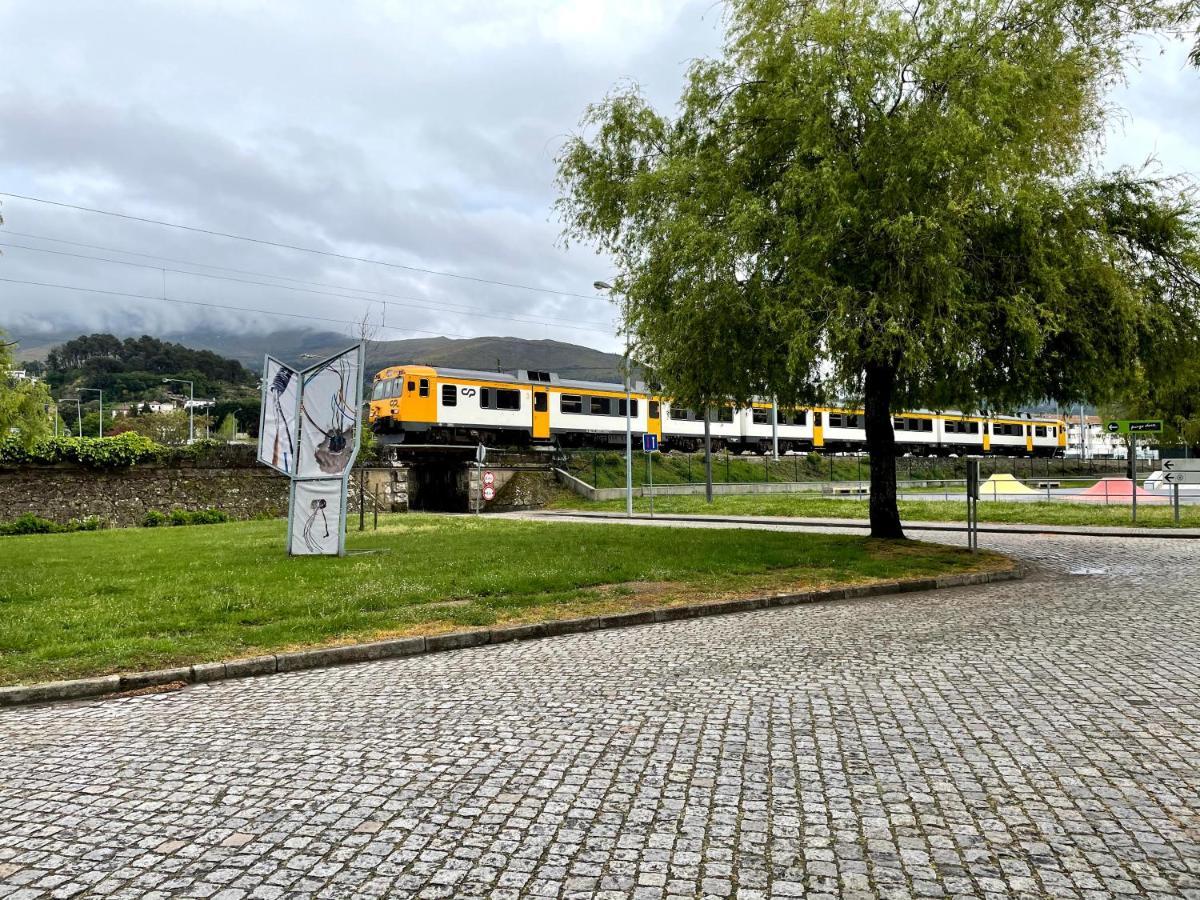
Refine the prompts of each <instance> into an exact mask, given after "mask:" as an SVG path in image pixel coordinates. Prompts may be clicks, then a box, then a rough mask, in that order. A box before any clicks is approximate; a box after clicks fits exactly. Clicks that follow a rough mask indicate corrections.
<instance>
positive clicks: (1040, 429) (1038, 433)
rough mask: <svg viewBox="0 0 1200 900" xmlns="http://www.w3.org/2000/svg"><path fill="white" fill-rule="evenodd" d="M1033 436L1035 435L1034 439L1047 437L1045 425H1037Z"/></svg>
mask: <svg viewBox="0 0 1200 900" xmlns="http://www.w3.org/2000/svg"><path fill="white" fill-rule="evenodd" d="M1033 434H1034V437H1045V436H1046V426H1045V425H1035V426H1034V429H1033Z"/></svg>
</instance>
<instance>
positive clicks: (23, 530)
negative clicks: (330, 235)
mask: <svg viewBox="0 0 1200 900" xmlns="http://www.w3.org/2000/svg"><path fill="white" fill-rule="evenodd" d="M104 527H105V522H104V520H103V519H100V518H98V517H96V516H88V517H87V518H86V519H72V520H71V521H69V522H67V523H66V524H65V525H64V524H60V523H58V522H51V521H50V520H49V519H43V518H42V517H41V516H35V515H33V513H22V514H21V515H19V516H17V517H16V518H15V519H13V520H12V521H11V522H0V535H14V534H61V533H64V532H68V531H99V530H100V529H101V528H104Z"/></svg>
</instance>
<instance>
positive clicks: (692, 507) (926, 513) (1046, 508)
mask: <svg viewBox="0 0 1200 900" xmlns="http://www.w3.org/2000/svg"><path fill="white" fill-rule="evenodd" d="M554 505H555V507H557V508H560V509H588V510H597V511H600V510H603V511H617V510H624V509H625V501H624V499H620V500H604V501H601V502H598V503H591V502H589V501H587V500H584V499H583V498H581V497H579V496H577V495H575V494H564V495H562V496H560V497H559V498H558V499H557V500H556V501H555V504H554ZM634 508H635V509H636V510H638V511H639V512H649V511H650V501H649V500H648V499H643V498H638V497H635V498H634ZM654 511H655V512H658V513H694V514H704V513H708V514H712V515H735V516H796V517H799V518H836V519H865V518H867V501H866V500H865V499H862V500H857V499H841V498H838V499H834V498H829V499H826V498H822V497H814V496H813V495H811V494H807V495H806V494H733V495H726V496H718V497H714V498H713V502H712V503H711V504H710V503H705V502H704V497H703V495H700V496H686V497H655V498H654ZM900 517H901V519H903V520H904V521H912V522H963V521H965V520H966V499H965V496H964V499H962V500H951V501H944V500H932V501H931V500H901V501H900ZM979 521H981V522H1013V523H1026V524H1031V525H1120V526H1131V525H1133V524H1134V523H1133V522H1132V521H1131V520H1130V514H1129V505H1128V504H1126V505H1124V506H1118V505H1116V504H1113V505H1112V506H1105V505H1104V504H1103V503H1068V502H1060V501H1055V502H1052V503H1040V502H1039V503H1035V502H1007V503H1006V502H1005V501H1003V500H982V501H980V503H979ZM1179 522H1180V526H1181V527H1184V528H1200V505H1192V506H1189V505H1184V506H1182V507H1181V508H1180V517H1179ZM1137 525H1138V526H1143V527H1149V528H1173V527H1174V525H1175V519H1174V513H1173V511H1172V510H1171V507H1170V506H1169V505H1165V504H1164V505H1154V506H1150V505H1147V504H1143V503H1140V502H1139V504H1138V520H1137Z"/></svg>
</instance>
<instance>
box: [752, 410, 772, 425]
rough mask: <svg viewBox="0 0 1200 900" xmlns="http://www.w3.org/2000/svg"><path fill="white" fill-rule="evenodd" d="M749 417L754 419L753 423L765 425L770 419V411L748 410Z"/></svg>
mask: <svg viewBox="0 0 1200 900" xmlns="http://www.w3.org/2000/svg"><path fill="white" fill-rule="evenodd" d="M750 417H751V418H752V419H753V420H754V424H755V425H766V424H767V423H768V422H770V421H771V411H770V410H769V409H757V408H756V409H753V410H751V412H750Z"/></svg>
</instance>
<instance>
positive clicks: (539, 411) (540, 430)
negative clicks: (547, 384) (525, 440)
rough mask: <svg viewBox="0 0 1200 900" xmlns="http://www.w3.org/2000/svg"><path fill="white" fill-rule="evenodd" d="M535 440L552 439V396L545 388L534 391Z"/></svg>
mask: <svg viewBox="0 0 1200 900" xmlns="http://www.w3.org/2000/svg"><path fill="white" fill-rule="evenodd" d="M533 439H534V440H535V441H548V440H549V439H550V395H549V394H548V393H547V392H546V390H545V389H544V388H534V389H533Z"/></svg>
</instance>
